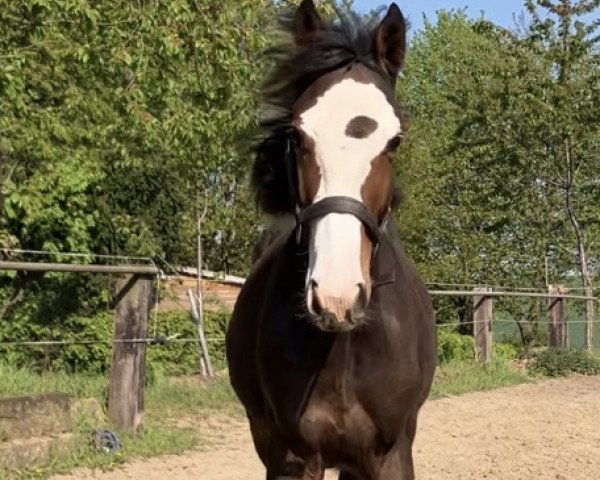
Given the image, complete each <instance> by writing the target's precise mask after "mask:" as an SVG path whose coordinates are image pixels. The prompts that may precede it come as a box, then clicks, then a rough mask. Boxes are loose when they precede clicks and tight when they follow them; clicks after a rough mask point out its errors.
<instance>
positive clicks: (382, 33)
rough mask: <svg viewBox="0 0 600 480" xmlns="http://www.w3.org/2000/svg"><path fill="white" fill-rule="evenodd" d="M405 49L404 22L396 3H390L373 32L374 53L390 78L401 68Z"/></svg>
mask: <svg viewBox="0 0 600 480" xmlns="http://www.w3.org/2000/svg"><path fill="white" fill-rule="evenodd" d="M405 51H406V22H405V21H404V16H403V15H402V12H401V11H400V8H398V5H396V4H395V3H392V4H391V5H390V8H389V9H388V11H387V14H386V15H385V17H384V18H383V20H382V21H381V23H380V24H379V27H378V28H377V33H376V34H375V54H376V55H377V59H378V60H379V63H380V64H381V65H382V66H383V67H384V68H385V70H386V71H387V72H388V73H389V74H390V75H391V76H392V78H396V76H397V75H398V73H399V72H400V70H401V69H402V65H403V64H404V53H405Z"/></svg>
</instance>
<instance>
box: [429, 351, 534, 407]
mask: <svg viewBox="0 0 600 480" xmlns="http://www.w3.org/2000/svg"><path fill="white" fill-rule="evenodd" d="M527 381H529V377H528V376H527V375H526V374H525V373H521V372H518V371H517V370H515V369H514V367H513V366H512V365H511V363H510V362H508V361H506V360H502V359H496V360H493V361H492V362H490V363H489V364H487V365H484V364H479V363H475V362H450V363H447V364H445V365H441V366H440V367H439V368H438V370H437V372H436V377H435V380H434V382H433V386H432V388H431V392H430V394H429V398H431V399H436V398H441V397H447V396H451V395H461V394H463V393H467V392H472V391H477V390H492V389H495V388H500V387H508V386H511V385H518V384H520V383H525V382H527Z"/></svg>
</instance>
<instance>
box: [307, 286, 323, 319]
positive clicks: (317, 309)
mask: <svg viewBox="0 0 600 480" xmlns="http://www.w3.org/2000/svg"><path fill="white" fill-rule="evenodd" d="M317 287H318V284H317V282H316V281H314V280H311V281H310V287H309V288H310V289H311V293H312V294H311V304H310V308H311V310H312V313H314V314H315V315H318V316H320V315H321V314H322V313H323V306H322V305H321V302H320V301H319V295H317Z"/></svg>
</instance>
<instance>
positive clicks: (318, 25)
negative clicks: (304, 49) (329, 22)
mask: <svg viewBox="0 0 600 480" xmlns="http://www.w3.org/2000/svg"><path fill="white" fill-rule="evenodd" d="M322 29H323V21H322V20H321V17H320V16H319V14H318V13H317V9H316V8H315V4H314V3H313V0H302V3H300V5H299V6H298V9H297V10H296V17H295V18H294V39H295V40H296V45H299V46H305V45H307V44H309V43H310V42H311V41H312V36H313V34H314V33H315V32H318V31H319V30H322Z"/></svg>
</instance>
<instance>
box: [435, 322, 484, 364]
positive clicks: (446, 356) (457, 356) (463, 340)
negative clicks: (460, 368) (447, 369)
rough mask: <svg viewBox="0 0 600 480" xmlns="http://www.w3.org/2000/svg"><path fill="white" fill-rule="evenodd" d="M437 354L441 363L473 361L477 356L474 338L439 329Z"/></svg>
mask: <svg viewBox="0 0 600 480" xmlns="http://www.w3.org/2000/svg"><path fill="white" fill-rule="evenodd" d="M437 354H438V362H439V363H448V362H451V361H465V360H472V359H473V358H474V356H475V341H474V340H473V337H470V336H467V335H460V334H459V333H456V332H451V331H448V330H446V329H445V328H443V327H442V328H439V329H438V336H437Z"/></svg>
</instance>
